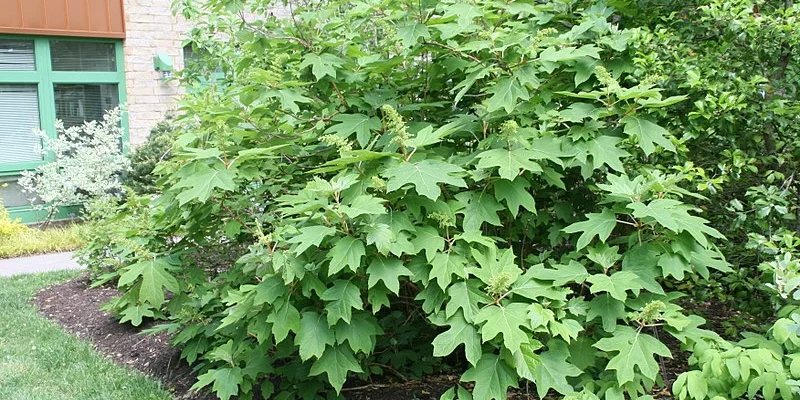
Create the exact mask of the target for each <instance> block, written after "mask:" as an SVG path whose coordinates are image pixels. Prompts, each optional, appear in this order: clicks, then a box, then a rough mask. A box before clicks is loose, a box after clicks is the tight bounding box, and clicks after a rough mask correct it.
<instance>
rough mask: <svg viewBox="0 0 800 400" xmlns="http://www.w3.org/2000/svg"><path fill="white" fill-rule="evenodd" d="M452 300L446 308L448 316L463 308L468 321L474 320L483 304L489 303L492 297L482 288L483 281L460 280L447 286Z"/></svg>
mask: <svg viewBox="0 0 800 400" xmlns="http://www.w3.org/2000/svg"><path fill="white" fill-rule="evenodd" d="M447 294H448V295H449V296H450V300H449V301H448V302H447V307H446V308H445V315H446V316H447V318H450V317H452V316H453V315H455V313H456V312H457V311H458V310H459V309H461V310H463V311H464V319H466V320H467V322H474V321H475V316H476V315H477V314H478V311H480V309H481V304H487V303H490V302H491V301H492V299H491V298H490V297H489V296H488V295H487V294H486V293H485V292H484V291H483V290H482V289H481V282H480V281H479V280H477V279H469V280H467V281H460V282H456V283H454V284H452V285H450V287H449V288H447Z"/></svg>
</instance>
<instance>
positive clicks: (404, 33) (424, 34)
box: [397, 23, 431, 47]
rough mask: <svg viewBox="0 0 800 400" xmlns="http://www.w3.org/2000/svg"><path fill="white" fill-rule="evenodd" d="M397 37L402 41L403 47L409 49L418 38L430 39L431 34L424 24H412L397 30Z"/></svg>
mask: <svg viewBox="0 0 800 400" xmlns="http://www.w3.org/2000/svg"><path fill="white" fill-rule="evenodd" d="M397 36H398V37H399V38H400V39H401V40H402V41H403V46H405V47H411V46H413V45H415V44H416V43H417V41H418V40H419V39H420V38H422V39H428V38H430V37H431V32H430V31H429V30H428V26H427V25H425V24H420V23H412V24H409V25H406V26H403V27H400V28H399V29H397Z"/></svg>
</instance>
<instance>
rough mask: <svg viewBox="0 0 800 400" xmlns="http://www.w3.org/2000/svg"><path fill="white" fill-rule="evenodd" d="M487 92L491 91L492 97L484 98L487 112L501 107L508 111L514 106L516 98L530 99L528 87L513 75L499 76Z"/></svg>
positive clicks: (512, 109)
mask: <svg viewBox="0 0 800 400" xmlns="http://www.w3.org/2000/svg"><path fill="white" fill-rule="evenodd" d="M487 92H488V93H492V97H490V98H489V99H488V100H486V111H489V112H494V111H497V110H499V109H501V108H502V109H504V110H505V111H506V112H507V113H510V112H512V111H514V108H516V106H517V99H522V100H528V99H530V94H528V89H525V87H523V86H522V85H520V83H519V81H517V79H516V78H514V77H504V78H500V79H499V80H498V81H497V83H495V84H494V85H493V86H492V87H490V88H489V90H488V91H487Z"/></svg>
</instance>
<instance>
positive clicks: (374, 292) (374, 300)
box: [367, 283, 390, 314]
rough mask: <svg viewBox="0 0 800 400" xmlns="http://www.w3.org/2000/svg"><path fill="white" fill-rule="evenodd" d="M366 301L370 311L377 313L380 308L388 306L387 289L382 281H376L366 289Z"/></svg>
mask: <svg viewBox="0 0 800 400" xmlns="http://www.w3.org/2000/svg"><path fill="white" fill-rule="evenodd" d="M367 301H368V302H369V305H370V307H372V313H373V314H377V313H378V311H380V310H381V308H383V307H389V304H390V302H389V289H387V288H386V286H384V285H383V284H382V283H378V284H377V285H375V286H373V287H371V288H369V289H368V290H367Z"/></svg>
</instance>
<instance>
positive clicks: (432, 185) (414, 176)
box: [383, 160, 467, 201]
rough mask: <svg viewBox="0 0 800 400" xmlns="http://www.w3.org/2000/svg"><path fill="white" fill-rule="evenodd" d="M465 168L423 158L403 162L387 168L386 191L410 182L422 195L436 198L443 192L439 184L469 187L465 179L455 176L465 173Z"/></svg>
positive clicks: (385, 175)
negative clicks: (412, 161) (413, 161)
mask: <svg viewBox="0 0 800 400" xmlns="http://www.w3.org/2000/svg"><path fill="white" fill-rule="evenodd" d="M463 173H464V170H463V169H461V168H460V167H457V166H455V165H453V164H450V163H447V162H444V161H439V160H422V161H419V162H415V163H410V162H403V163H400V164H398V165H396V166H394V167H391V168H389V169H387V170H386V171H385V172H384V173H383V176H384V177H386V178H388V179H389V181H388V182H386V191H387V192H394V191H395V190H398V189H400V188H401V187H403V186H405V185H407V184H410V185H413V186H414V190H415V191H416V192H417V193H418V194H419V195H420V196H425V197H427V198H429V199H431V200H434V201H435V200H436V199H438V198H439V195H441V194H442V190H441V189H440V188H439V184H441V183H444V184H448V185H453V186H456V187H467V183H466V182H464V179H462V178H460V177H458V176H454V174H463Z"/></svg>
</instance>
